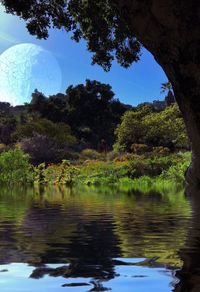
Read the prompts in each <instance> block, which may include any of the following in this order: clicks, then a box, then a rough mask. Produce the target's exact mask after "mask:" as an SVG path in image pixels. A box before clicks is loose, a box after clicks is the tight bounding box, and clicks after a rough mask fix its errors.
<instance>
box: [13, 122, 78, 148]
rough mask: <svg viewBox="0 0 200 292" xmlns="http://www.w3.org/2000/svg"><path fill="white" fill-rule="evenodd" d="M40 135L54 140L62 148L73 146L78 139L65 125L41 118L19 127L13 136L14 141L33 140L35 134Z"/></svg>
mask: <svg viewBox="0 0 200 292" xmlns="http://www.w3.org/2000/svg"><path fill="white" fill-rule="evenodd" d="M35 133H37V134H40V135H44V136H47V137H50V138H52V139H53V140H54V141H55V142H56V143H57V144H58V145H60V146H63V145H65V146H69V147H70V146H73V145H74V144H75V143H76V138H75V137H74V136H73V135H72V134H71V129H70V127H69V126H68V125H66V124H64V123H53V122H52V121H50V120H47V119H44V118H39V119H36V120H30V121H27V122H26V123H24V124H20V125H18V126H17V128H16V130H15V131H14V132H13V134H12V138H13V140H14V141H20V140H22V139H24V138H31V137H33V136H34V134H35Z"/></svg>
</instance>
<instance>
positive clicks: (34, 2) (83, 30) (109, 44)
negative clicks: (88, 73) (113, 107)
mask: <svg viewBox="0 0 200 292" xmlns="http://www.w3.org/2000/svg"><path fill="white" fill-rule="evenodd" d="M0 2H1V3H2V4H3V5H4V6H5V8H6V11H7V12H8V13H12V14H15V15H17V16H19V17H21V18H23V19H24V20H25V21H26V22H27V29H28V31H29V32H30V33H31V34H32V35H36V36H37V37H38V38H44V39H46V38H48V36H49V29H50V28H51V27H54V28H58V29H61V28H63V29H65V30H66V31H67V32H69V31H71V32H72V39H74V40H75V41H77V42H78V41H80V39H81V38H83V39H85V40H86V41H87V48H88V50H89V51H91V52H92V53H93V61H92V62H93V63H97V64H100V65H102V66H103V68H104V69H105V70H109V68H110V66H111V62H112V60H113V59H114V57H116V59H117V61H118V62H119V63H120V64H121V65H122V66H124V67H128V66H129V65H130V64H132V63H133V62H134V61H138V60H139V58H140V50H141V44H140V42H139V41H138V40H137V39H136V37H135V35H134V34H133V32H132V30H130V28H129V25H128V23H127V20H125V18H124V17H123V16H122V13H121V10H119V9H118V6H117V5H116V2H117V1H112V0H106V1H103V0H99V1H93V0H88V1H82V0H69V1H65V0H58V1H55V0H39V1H38V0H1V1H0ZM96 11H98V13H96Z"/></svg>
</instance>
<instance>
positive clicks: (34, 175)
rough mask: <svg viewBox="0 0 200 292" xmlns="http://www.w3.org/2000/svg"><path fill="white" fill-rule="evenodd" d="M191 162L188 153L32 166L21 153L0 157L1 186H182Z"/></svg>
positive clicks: (107, 158) (4, 154)
mask: <svg viewBox="0 0 200 292" xmlns="http://www.w3.org/2000/svg"><path fill="white" fill-rule="evenodd" d="M190 160H191V154H190V152H185V153H181V152H179V153H175V154H165V155H155V154H148V155H146V156H145V155H129V154H124V155H121V156H118V157H116V155H113V157H112V155H110V156H109V155H108V156H107V157H106V156H104V157H103V158H102V159H86V160H84V159H82V160H81V159H80V160H77V161H76V162H73V163H70V162H69V161H68V160H63V161H62V163H60V164H49V165H47V166H46V165H45V164H44V163H42V164H40V165H38V166H35V167H34V166H33V165H31V164H30V163H29V157H28V155H27V154H25V153H24V152H23V151H22V150H20V149H10V150H8V151H5V152H2V153H1V154H0V182H1V183H23V184H27V183H31V184H53V185H60V184H62V185H66V186H73V185H87V186H99V185H111V186H112V185H113V186H117V187H119V188H123V189H127V190H129V189H141V188H142V189H144V190H145V189H147V188H148V189H149V188H156V187H157V188H163V187H164V188H165V187H166V186H167V185H172V184H174V185H176V186H177V185H180V186H181V185H183V183H184V181H185V178H184V176H185V172H186V170H187V168H188V166H189V163H190Z"/></svg>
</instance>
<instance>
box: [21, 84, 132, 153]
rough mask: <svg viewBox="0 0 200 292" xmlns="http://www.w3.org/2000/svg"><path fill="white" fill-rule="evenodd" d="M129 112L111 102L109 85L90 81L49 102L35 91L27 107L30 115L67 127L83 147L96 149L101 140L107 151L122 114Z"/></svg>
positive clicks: (68, 89)
mask: <svg viewBox="0 0 200 292" xmlns="http://www.w3.org/2000/svg"><path fill="white" fill-rule="evenodd" d="M130 108H131V107H130V106H126V105H124V104H122V103H121V102H120V101H119V100H117V99H114V93H113V91H112V88H111V86H110V85H108V84H102V83H100V82H98V81H91V80H86V84H85V85H84V84H79V85H77V86H72V85H71V86H69V87H68V88H67V90H66V94H57V95H54V96H50V97H49V98H47V97H45V96H44V95H43V94H41V93H40V92H37V91H35V92H34V93H33V97H32V101H31V103H30V104H29V105H28V106H27V109H28V111H29V112H31V113H32V112H37V113H39V114H40V116H41V117H43V118H46V119H49V120H51V121H53V122H57V123H58V122H62V123H67V124H68V125H69V126H70V127H71V129H72V131H73V133H74V134H75V136H76V137H77V139H78V140H79V141H80V142H81V144H82V146H83V147H87V148H88V147H89V148H95V149H99V148H100V147H101V140H104V141H106V146H107V147H108V148H111V147H112V144H113V142H114V130H115V128H116V126H117V124H118V123H119V122H120V118H121V116H122V114H123V113H124V112H125V111H126V110H127V109H130Z"/></svg>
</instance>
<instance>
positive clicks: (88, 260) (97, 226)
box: [29, 208, 120, 291]
mask: <svg viewBox="0 0 200 292" xmlns="http://www.w3.org/2000/svg"><path fill="white" fill-rule="evenodd" d="M54 211H55V210H54ZM32 212H34V213H35V212H36V209H35V208H34V210H32ZM52 212H53V211H52ZM39 213H40V211H39V210H38V216H41V215H39ZM53 214H54V216H55V212H53ZM30 216H31V215H30V213H29V220H30V218H31V217H30ZM32 216H33V217H35V216H37V214H34V215H33V214H32ZM60 216H62V215H61V214H57V216H55V217H54V220H53V221H52V218H50V222H56V224H57V223H58V224H59V223H60V224H61V223H62V219H61V218H60ZM48 217H49V214H46V215H45V218H46V220H48ZM75 217H77V216H75ZM39 218H40V217H39ZM99 219H100V218H97V219H93V220H91V221H84V220H83V221H82V220H79V222H76V224H77V229H76V232H75V233H74V235H73V234H72V235H71V239H70V242H68V243H59V242H58V243H54V242H52V241H50V242H48V249H47V250H46V251H43V252H42V253H41V254H40V258H41V263H52V262H55V261H56V262H60V263H63V262H64V260H66V259H67V263H68V262H69V266H67V267H61V268H57V269H48V268H45V267H41V266H38V267H37V268H36V269H35V270H34V272H33V273H32V276H31V277H33V278H40V277H43V276H44V274H49V275H50V276H63V277H65V278H77V277H82V278H93V282H92V284H93V285H94V287H96V288H93V289H96V290H93V289H92V290H91V291H106V290H104V289H105V288H104V287H103V286H102V282H101V281H107V280H109V279H112V278H114V277H115V271H114V263H113V261H112V258H113V257H118V256H120V248H119V242H118V239H117V238H116V235H114V233H113V229H114V226H113V223H112V216H111V215H104V218H103V220H102V221H101V220H99ZM39 222H41V220H39ZM65 223H66V222H65ZM29 225H30V222H29ZM62 228H63V229H64V228H67V225H65V226H64V225H62Z"/></svg>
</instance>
